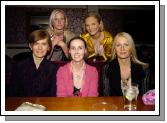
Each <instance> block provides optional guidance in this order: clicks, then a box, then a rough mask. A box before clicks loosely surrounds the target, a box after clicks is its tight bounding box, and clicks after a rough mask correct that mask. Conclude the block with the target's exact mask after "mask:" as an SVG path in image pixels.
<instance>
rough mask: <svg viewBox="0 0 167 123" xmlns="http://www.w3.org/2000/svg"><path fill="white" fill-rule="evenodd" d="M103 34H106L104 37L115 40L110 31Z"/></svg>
mask: <svg viewBox="0 0 167 123" xmlns="http://www.w3.org/2000/svg"><path fill="white" fill-rule="evenodd" d="M103 33H104V36H105V37H106V38H111V39H112V38H113V36H112V34H111V33H110V32H108V31H103Z"/></svg>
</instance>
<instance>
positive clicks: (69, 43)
mask: <svg viewBox="0 0 167 123" xmlns="http://www.w3.org/2000/svg"><path fill="white" fill-rule="evenodd" d="M76 39H79V40H81V41H82V42H83V43H84V46H85V49H86V53H85V55H84V60H86V59H87V45H86V41H85V40H84V39H83V38H82V37H79V36H77V37H74V38H72V39H71V40H70V41H69V42H68V44H67V46H68V48H69V49H70V45H71V42H72V41H74V40H76ZM69 58H70V59H71V56H70V57H69Z"/></svg>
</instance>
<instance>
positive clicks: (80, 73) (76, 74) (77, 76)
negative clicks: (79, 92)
mask: <svg viewBox="0 0 167 123" xmlns="http://www.w3.org/2000/svg"><path fill="white" fill-rule="evenodd" d="M74 68H75V67H74V64H73V63H72V62H71V71H72V78H73V83H74V86H75V87H76V88H78V89H79V88H81V87H82V84H83V78H84V73H85V62H84V63H83V64H82V67H81V68H80V69H79V70H77V71H76V70H75V69H74Z"/></svg>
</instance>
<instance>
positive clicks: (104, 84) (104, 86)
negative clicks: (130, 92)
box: [99, 64, 110, 96]
mask: <svg viewBox="0 0 167 123" xmlns="http://www.w3.org/2000/svg"><path fill="white" fill-rule="evenodd" d="M108 66H109V65H108V64H107V65H105V66H104V67H103V69H102V72H101V76H100V84H99V85H100V87H99V93H100V96H109V95H110V94H109V93H110V85H109V79H108V77H107V74H106V71H107V68H108Z"/></svg>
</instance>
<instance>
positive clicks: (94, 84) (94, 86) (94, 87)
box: [88, 68, 99, 97]
mask: <svg viewBox="0 0 167 123" xmlns="http://www.w3.org/2000/svg"><path fill="white" fill-rule="evenodd" d="M92 73H93V75H92V79H91V81H90V82H91V84H90V87H89V94H88V96H89V97H97V96H98V95H99V94H98V72H97V70H96V68H94V69H92Z"/></svg>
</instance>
